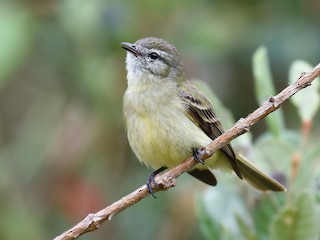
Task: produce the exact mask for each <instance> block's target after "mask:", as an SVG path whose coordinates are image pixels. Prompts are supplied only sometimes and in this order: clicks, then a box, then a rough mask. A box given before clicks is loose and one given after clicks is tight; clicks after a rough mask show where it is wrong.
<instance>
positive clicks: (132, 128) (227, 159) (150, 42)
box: [121, 38, 285, 193]
mask: <svg viewBox="0 0 320 240" xmlns="http://www.w3.org/2000/svg"><path fill="white" fill-rule="evenodd" d="M121 46H122V48H124V49H125V50H126V51H127V57H126V67H127V80H128V88H127V90H126V92H125V94H124V102H123V109H124V116H125V121H126V126H127V134H128V139H129V144H130V146H131V148H132V150H133V152H134V153H135V155H136V156H137V158H138V159H139V160H140V161H141V162H143V163H145V164H146V165H147V166H151V167H152V168H154V169H157V170H156V171H155V172H153V174H151V175H150V177H149V179H148V181H147V186H148V190H149V192H150V193H152V188H151V182H152V181H153V180H154V179H153V178H154V176H155V175H156V174H157V173H159V172H161V171H163V170H165V169H166V168H172V167H175V166H176V165H178V164H179V163H181V162H182V161H184V160H185V159H187V158H188V157H190V156H191V155H193V156H194V157H195V159H196V160H198V162H199V163H198V164H197V165H196V167H195V168H194V169H192V170H191V171H190V172H189V174H191V175H192V176H194V177H196V178H197V179H199V180H201V181H203V182H205V183H207V184H209V185H212V186H214V185H216V184H217V180H216V178H215V176H214V175H213V173H212V172H211V171H210V170H209V169H222V170H230V171H231V170H233V171H234V172H235V173H236V174H237V175H238V177H239V178H240V179H244V180H246V182H248V183H249V184H250V185H252V186H253V187H254V188H256V189H258V190H260V191H285V187H283V186H282V185H281V184H280V183H278V182H277V181H275V180H274V179H272V178H270V177H269V176H267V175H266V174H264V173H262V172H261V171H260V170H258V169H257V168H255V167H254V166H253V165H251V164H250V163H249V162H248V161H247V160H245V159H244V157H243V156H240V155H239V154H235V152H234V151H233V149H232V147H231V145H230V144H228V145H226V146H225V147H223V148H222V149H221V150H218V151H217V152H216V153H214V154H213V155H212V156H211V157H210V158H209V159H207V160H206V161H205V162H203V161H202V160H201V158H200V154H201V151H199V148H200V147H202V146H206V145H208V144H209V143H210V142H211V141H212V140H213V139H215V138H216V137H218V136H219V135H221V134H222V133H223V130H222V126H221V124H220V122H219V120H218V119H217V117H216V115H215V113H214V111H213V109H212V105H211V104H210V102H209V100H208V99H207V98H206V97H205V96H204V95H203V94H202V93H201V92H200V91H199V90H198V89H197V88H195V87H194V86H193V85H192V84H191V83H190V82H189V81H188V80H187V79H186V76H185V72H184V67H183V63H182V62H181V59H180V54H179V53H178V51H177V49H176V48H175V47H174V46H172V45H171V44H169V43H168V42H167V41H165V40H163V39H160V38H143V39H140V40H138V41H137V42H135V43H134V44H131V43H126V42H123V43H121Z"/></svg>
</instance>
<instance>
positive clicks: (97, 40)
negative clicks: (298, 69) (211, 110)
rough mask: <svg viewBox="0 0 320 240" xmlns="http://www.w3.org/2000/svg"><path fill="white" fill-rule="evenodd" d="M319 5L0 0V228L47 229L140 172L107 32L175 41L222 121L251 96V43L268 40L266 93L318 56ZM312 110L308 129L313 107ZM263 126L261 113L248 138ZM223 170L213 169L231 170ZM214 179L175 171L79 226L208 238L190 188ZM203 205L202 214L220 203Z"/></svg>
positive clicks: (198, 194) (288, 112) (203, 190)
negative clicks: (174, 176)
mask: <svg viewBox="0 0 320 240" xmlns="http://www.w3.org/2000/svg"><path fill="white" fill-rule="evenodd" d="M319 10H320V2H319V1H317V0H307V1H305V0H291V1H276V0H260V1H252V0H246V1H235V0H233V1H208V0H199V1H191V0H184V1H183V0H175V1H151V0H140V1H132V0H121V1H119V0H91V1H84V0H61V1H54V0H42V1H39V0H28V1H27V0H25V1H22V0H21V1H5V0H2V1H1V2H0V196H1V199H0V213H1V219H0V239H51V238H53V237H55V236H57V235H59V234H60V233H62V232H63V231H65V230H67V229H69V228H70V227H72V226H73V225H75V224H76V223H78V222H79V221H80V220H82V219H83V218H84V217H85V216H86V215H87V214H88V213H91V212H96V211H98V210H100V209H102V208H103V207H105V206H107V205H109V204H111V203H112V202H114V201H116V200H118V199H119V198H121V197H122V196H124V195H125V194H127V193H129V192H131V191H133V190H134V189H136V188H137V187H139V186H141V185H142V184H143V183H144V182H145V180H146V178H147V176H148V175H149V174H150V172H151V169H147V168H146V167H145V166H143V165H141V164H140V163H139V162H138V161H137V159H136V158H135V156H134V155H133V153H132V152H131V150H130V147H129V145H128V142H127V139H126V133H125V129H124V124H123V119H122V96H123V94H124V91H125V89H126V71H125V62H124V60H125V54H126V53H125V51H124V50H123V49H121V48H120V46H119V43H120V42H122V41H126V42H135V41H136V40H137V39H140V38H142V37H146V36H156V37H161V38H164V39H166V40H167V41H169V42H170V43H172V44H173V45H175V46H176V47H177V48H178V49H179V51H180V52H181V55H182V58H183V61H184V63H185V68H186V71H187V75H188V77H189V78H197V79H201V80H203V81H205V82H206V84H207V85H209V86H210V87H211V88H212V90H213V92H214V93H215V94H216V95H217V97H218V98H219V99H220V101H221V102H223V105H224V106H225V107H226V108H227V109H229V110H230V112H232V114H233V120H234V121H236V120H237V119H239V118H240V117H245V116H246V115H247V114H248V113H250V112H251V111H252V110H253V109H255V108H256V107H257V106H258V105H259V104H258V102H257V101H256V97H255V91H254V78H253V73H252V72H253V71H252V55H253V53H254V52H255V50H256V49H257V48H258V47H259V46H260V45H264V46H265V47H266V49H267V51H268V54H269V61H270V67H271V72H272V76H273V83H274V85H275V86H274V87H275V91H276V92H278V91H280V90H281V89H282V88H284V87H285V86H287V85H288V71H289V67H290V65H291V63H292V62H293V61H294V60H296V59H303V60H305V61H307V62H309V63H310V64H311V65H316V64H317V63H319V59H320V58H319V54H320V28H319V22H320V15H319ZM270 95H271V94H270ZM283 118H284V122H285V128H286V129H291V130H292V131H295V132H297V133H300V129H301V119H300V118H299V115H298V113H297V111H296V108H295V107H294V106H293V105H292V104H291V103H286V104H284V106H283ZM312 122H313V128H312V133H313V137H312V138H311V139H313V140H312V141H313V142H316V141H317V140H318V141H319V132H320V128H319V126H320V125H319V122H320V116H319V113H317V114H315V115H314V117H313V119H312ZM229 126H230V125H229ZM226 127H228V126H226ZM268 131H269V130H268V127H267V124H265V122H264V121H261V122H260V123H259V124H257V125H256V126H254V127H253V129H252V131H251V133H252V135H251V139H250V142H255V140H256V139H258V138H259V136H261V135H262V134H263V133H266V132H268ZM317 156H319V154H318V155H317ZM288 159H289V160H290V159H291V155H290V156H288ZM317 159H318V158H317ZM318 160H319V159H318ZM288 174H289V175H290V173H288ZM231 178H232V179H231V180H226V182H229V181H233V180H234V182H235V183H239V181H238V180H237V179H236V178H235V177H234V176H231ZM220 179H221V178H219V180H220ZM239 184H241V186H242V187H243V188H241V189H244V191H249V192H250V191H252V190H251V189H250V188H249V187H246V186H245V185H244V184H242V183H239ZM226 185H227V183H226ZM229 185H230V184H229ZM231 185H232V184H231ZM223 186H224V181H223V180H221V181H219V187H218V188H210V190H208V187H207V186H206V185H204V184H202V183H200V182H197V181H196V180H194V179H192V178H191V177H189V176H187V175H186V176H185V175H183V176H181V177H180V178H179V179H178V180H177V187H176V188H174V189H170V191H168V192H161V193H157V196H158V198H157V199H153V198H151V197H149V198H147V199H145V200H143V201H141V202H139V203H138V204H136V205H134V206H132V207H130V208H129V209H127V210H125V211H124V212H122V213H120V214H119V215H117V216H115V217H114V218H113V219H112V221H109V222H105V223H104V224H103V225H102V226H101V227H100V229H98V230H97V231H95V232H93V233H88V234H85V235H84V236H82V237H80V239H195V238H196V239H209V238H210V237H208V233H207V232H206V230H204V228H203V227H202V224H203V221H204V222H208V221H206V219H205V220H203V219H204V218H203V217H202V216H203V215H201V211H203V208H204V205H201V204H197V202H199V201H202V200H199V199H207V200H205V201H207V202H208V201H209V204H208V205H210V197H204V196H203V195H206V194H209V193H208V191H216V192H217V191H223V189H224V188H223ZM220 187H221V188H220ZM219 189H220V190H219ZM230 191H232V190H230ZM228 194H230V193H228V191H227V193H226V196H229V195H228ZM250 194H252V193H250ZM209 195H210V194H209ZM250 196H251V195H250ZM197 199H198V200H197ZM208 199H209V200H208ZM228 199H232V197H230V198H229V197H228ZM245 199H247V198H245ZM250 199H251V200H250ZM252 199H253V198H252V197H251V198H248V202H246V203H245V204H246V205H248V204H250V201H251V203H252V201H253V200H252ZM212 201H213V200H212ZM230 201H231V200H230ZM221 204H223V201H222V203H221ZM230 204H231V203H230ZM231 205H232V204H231ZM199 206H200V207H199ZM232 206H235V205H232ZM211 207H212V212H213V214H215V212H217V211H218V210H217V209H218V208H219V209H220V205H214V204H212V206H211ZM199 209H200V210H199ZM201 209H202V210H201ZM215 210H217V211H215ZM318 210H319V209H318ZM220 211H221V209H220ZM206 212H207V211H206ZM243 214H245V213H243ZM222 218H223V213H222ZM199 219H200V220H201V219H202V223H199V222H201V221H199ZM220 239H226V238H223V237H221V238H220ZM247 239H249V238H247ZM250 239H255V238H250ZM260 239H262V238H260ZM301 239H302V238H301Z"/></svg>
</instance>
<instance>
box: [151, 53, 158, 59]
mask: <svg viewBox="0 0 320 240" xmlns="http://www.w3.org/2000/svg"><path fill="white" fill-rule="evenodd" d="M149 57H150V58H151V59H153V60H156V59H158V58H159V55H158V53H156V52H152V53H149Z"/></svg>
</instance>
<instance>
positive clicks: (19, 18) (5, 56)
mask: <svg viewBox="0 0 320 240" xmlns="http://www.w3.org/2000/svg"><path fill="white" fill-rule="evenodd" d="M32 33H33V21H32V16H31V14H30V12H29V11H28V10H27V9H25V8H23V7H22V6H19V5H10V4H8V5H6V4H0V36H1V41H0V53H1V54H0V63H1V64H0V88H1V87H2V85H4V84H5V83H6V81H7V80H8V77H10V75H11V74H13V73H14V72H15V71H16V69H17V67H18V66H19V65H20V64H21V62H22V60H23V59H24V57H25V55H26V53H27V51H28V50H29V49H28V48H29V47H30V44H31V40H32Z"/></svg>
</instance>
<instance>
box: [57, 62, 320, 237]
mask: <svg viewBox="0 0 320 240" xmlns="http://www.w3.org/2000/svg"><path fill="white" fill-rule="evenodd" d="M319 76H320V63H319V64H318V65H317V66H316V67H314V68H313V69H312V70H311V71H310V72H308V73H305V74H303V75H301V76H300V78H299V79H298V80H297V81H296V82H295V83H293V84H292V85H289V86H288V87H286V88H285V89H283V90H282V91H281V92H280V93H279V94H277V95H276V96H271V97H269V99H268V100H267V101H266V102H265V103H263V104H262V105H261V106H260V107H259V108H257V109H256V110H255V111H254V112H252V113H251V114H249V115H248V116H247V117H246V118H242V119H240V120H239V121H238V122H237V123H236V124H235V125H234V126H233V127H232V128H230V129H229V131H227V132H225V133H223V134H222V135H221V136H219V137H218V138H216V139H215V140H214V141H213V142H212V143H210V144H209V145H207V146H206V147H204V151H205V153H206V154H205V155H204V156H203V160H204V159H206V158H208V157H210V156H211V155H212V154H213V153H214V152H215V151H217V150H218V149H220V148H222V147H223V146H225V145H226V144H228V143H229V142H230V141H232V140H233V139H235V138H236V137H238V136H240V135H242V134H244V133H246V132H248V131H249V130H250V128H251V127H252V125H254V124H255V123H257V122H258V121H260V120H261V119H262V118H264V117H266V116H267V115H268V114H269V113H271V112H273V111H275V110H277V109H278V108H279V107H280V106H281V105H282V104H283V103H284V102H285V101H286V100H287V99H288V98H290V97H291V96H293V95H294V94H295V93H297V92H298V91H300V90H302V89H303V88H305V87H308V86H310V85H311V82H312V81H313V80H314V79H316V78H317V77H319ZM195 165H196V162H195V161H194V159H193V157H190V158H188V159H187V160H186V161H184V162H183V163H181V164H180V165H178V166H176V167H175V168H173V169H171V170H169V171H167V172H165V173H163V174H161V175H159V176H156V178H155V181H156V182H157V184H158V186H156V187H154V188H153V191H154V192H157V191H163V190H167V189H169V188H171V187H174V186H175V179H176V178H177V177H179V176H180V175H181V174H182V173H184V172H187V171H189V170H190V169H191V168H193V167H194V166H195ZM148 195H149V192H148V190H147V188H146V185H143V186H142V187H140V188H138V189H137V190H135V191H133V192H132V193H130V194H128V195H127V196H124V197H123V198H121V199H120V200H118V201H116V202H114V203H113V204H111V205H110V206H108V207H106V208H104V209H102V210H101V211H99V212H97V213H91V214H89V215H88V216H87V217H86V218H85V219H83V220H82V221H81V222H79V223H78V224H77V225H75V226H74V227H73V228H71V229H69V230H67V231H65V232H64V233H62V234H61V235H60V236H57V237H56V238H55V239H54V240H71V239H76V238H78V237H79V236H80V235H82V234H84V233H86V232H91V231H94V230H95V229H97V228H99V227H100V225H101V224H102V223H103V222H104V221H106V220H111V218H112V217H113V216H114V215H116V214H117V213H119V212H121V211H123V210H124V209H126V208H128V207H130V206H131V205H133V204H135V203H137V202H138V201H140V200H141V199H143V198H145V197H147V196H148Z"/></svg>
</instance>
